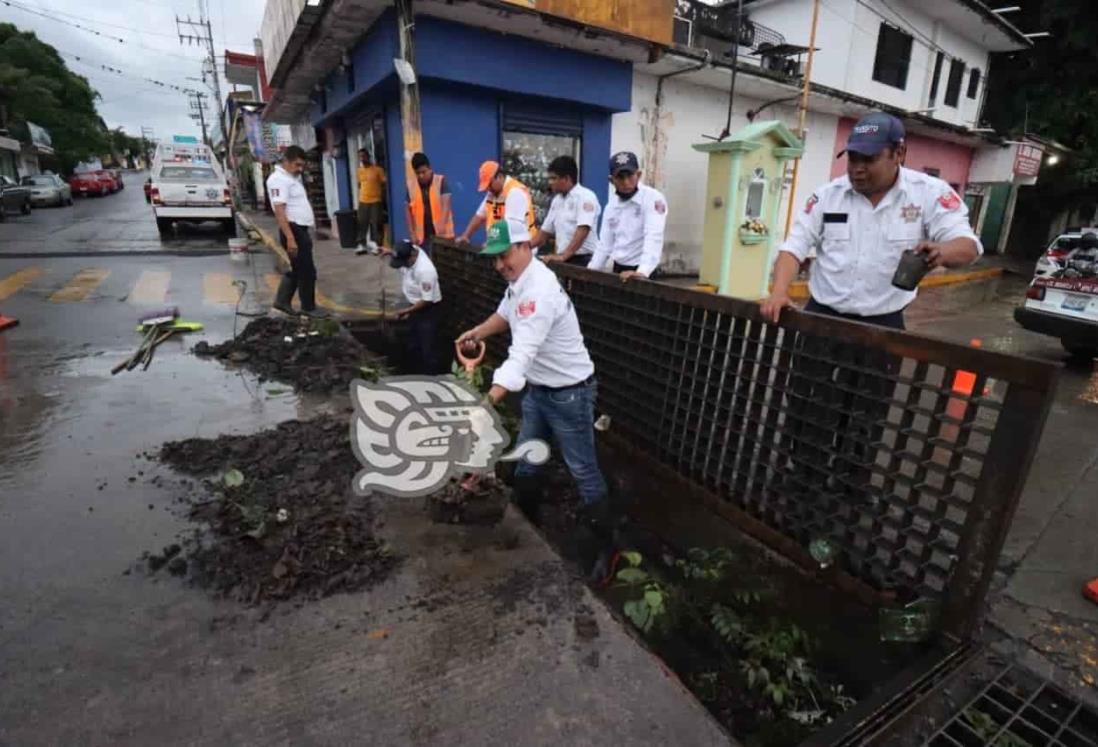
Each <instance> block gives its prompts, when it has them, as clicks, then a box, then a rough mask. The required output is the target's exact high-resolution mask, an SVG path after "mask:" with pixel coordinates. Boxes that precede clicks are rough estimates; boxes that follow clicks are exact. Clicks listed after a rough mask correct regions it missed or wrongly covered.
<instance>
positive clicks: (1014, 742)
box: [961, 708, 1031, 747]
mask: <svg viewBox="0 0 1098 747" xmlns="http://www.w3.org/2000/svg"><path fill="white" fill-rule="evenodd" d="M961 715H962V716H963V717H964V719H965V721H967V722H968V724H969V726H971V727H972V730H973V731H974V732H976V734H977V736H979V737H980V739H981V741H982V742H983V743H984V744H986V745H990V747H1031V746H1030V743H1029V742H1027V741H1026V740H1024V739H1022V738H1021V737H1019V736H1016V735H1014V734H1012V733H1010V732H1009V731H1004V732H1003V733H1002V734H999V729H1001V728H1002V727H1001V726H1000V725H999V723H998V722H996V721H995V719H993V718H992V717H991V716H989V715H988V714H986V713H984V712H983V711H981V710H979V709H978V708H966V709H965V710H964V711H962V713H961ZM996 735H998V736H996Z"/></svg>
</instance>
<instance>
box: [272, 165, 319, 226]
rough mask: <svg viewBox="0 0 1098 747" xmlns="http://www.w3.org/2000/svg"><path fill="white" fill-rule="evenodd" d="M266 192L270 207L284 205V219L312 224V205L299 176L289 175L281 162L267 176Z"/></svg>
mask: <svg viewBox="0 0 1098 747" xmlns="http://www.w3.org/2000/svg"><path fill="white" fill-rule="evenodd" d="M267 194H268V195H270V196H271V207H274V206H275V205H285V206H286V220H288V221H290V222H291V223H296V224H297V225H299V226H311V225H313V223H314V220H313V206H312V205H311V204H309V195H308V194H307V193H306V192H305V185H304V184H303V183H302V182H301V177H299V176H293V175H291V174H290V173H289V172H288V171H286V169H284V168H282V164H279V165H277V166H275V168H274V171H272V172H271V175H270V176H268V177H267Z"/></svg>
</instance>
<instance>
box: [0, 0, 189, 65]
mask: <svg viewBox="0 0 1098 747" xmlns="http://www.w3.org/2000/svg"><path fill="white" fill-rule="evenodd" d="M0 2H3V3H4V5H7V6H8V7H10V8H15V9H16V10H21V11H23V12H24V13H30V14H31V15H35V16H39V17H41V18H45V19H47V20H50V21H56V22H57V23H60V24H63V25H65V26H70V27H72V28H74V29H79V30H80V31H84V32H86V33H89V34H94V35H96V36H98V37H101V38H103V39H110V40H111V41H116V42H118V43H119V44H128V45H131V46H136V47H141V48H142V49H148V50H151V51H153V52H157V53H158V54H161V55H167V56H170V57H178V58H179V59H181V60H187V61H188V62H196V61H197V60H196V59H195V58H194V57H188V56H187V55H183V54H178V53H176V52H168V51H166V50H164V49H162V48H160V47H150V46H149V45H148V44H142V43H141V42H136V41H132V40H130V39H123V38H122V37H120V36H115V35H113V34H108V33H105V32H103V31H98V30H96V29H93V28H89V27H87V26H84V25H82V24H79V23H76V22H74V21H70V20H68V19H65V18H61V17H59V16H54V15H50V14H49V13H43V12H42V11H40V10H36V9H34V8H29V7H27V6H25V5H22V4H21V3H18V2H15V0H0Z"/></svg>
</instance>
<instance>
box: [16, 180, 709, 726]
mask: <svg viewBox="0 0 1098 747" xmlns="http://www.w3.org/2000/svg"><path fill="white" fill-rule="evenodd" d="M127 197H128V198H129V200H130V209H132V210H133V211H134V214H135V215H137V214H138V211H143V210H144V207H143V197H142V196H141V194H140V192H139V191H138V190H133V189H132V183H131V189H128V190H126V191H125V192H123V193H122V194H121V195H115V196H114V198H122V199H125V198H127ZM114 198H103V199H104V201H106V200H110V199H114ZM134 198H136V199H134ZM89 202H91V201H89ZM96 202H99V201H98V200H97V201H96ZM120 205H123V207H124V203H120ZM37 213H38V211H36V214H35V215H34V216H32V218H33V217H38V216H37ZM142 214H143V215H145V218H143V219H142V220H146V219H147V220H148V221H150V222H151V216H149V215H148V214H146V213H142ZM59 215H60V213H59ZM17 220H18V219H17ZM54 220H58V221H61V220H62V219H60V218H54ZM104 220H106V218H104ZM135 222H136V221H135ZM26 230H27V229H26V228H25V227H22V228H20V227H16V228H14V229H13V228H12V223H9V224H7V225H0V249H2V251H0V313H3V314H5V315H8V316H15V317H18V318H19V320H20V325H19V326H18V327H15V328H12V329H9V330H7V331H4V332H0V589H2V591H3V604H0V745H4V747H7V746H8V745H19V747H23V746H24V745H56V744H66V745H70V744H71V745H76V744H79V745H100V744H102V745H108V744H109V745H149V744H184V743H185V744H209V745H224V744H240V745H243V744H263V745H270V744H294V745H326V744H333V745H334V744H348V743H362V744H379V745H401V744H484V745H491V744H499V745H504V744H507V745H511V744H545V745H559V744H605V743H608V742H610V741H612V740H613V741H618V742H623V743H628V744H669V743H672V742H676V741H679V742H683V743H689V744H728V743H729V740H728V739H727V737H726V736H725V734H724V733H723V732H722V731H721V729H720V728H719V727H718V726H717V725H716V723H715V722H714V721H713V720H712V719H711V718H710V717H709V715H708V714H707V712H706V711H705V709H704V708H703V707H702V706H701V705H700V704H699V703H697V701H695V700H694V699H693V698H692V697H691V696H690V695H689V693H688V692H687V691H686V690H685V689H684V688H683V687H682V686H681V685H680V684H679V683H678V682H677V681H676V680H674V679H673V678H670V677H668V676H667V675H666V674H665V672H664V670H663V669H662V668H661V666H660V665H659V663H658V662H657V661H656V660H655V659H654V658H653V657H652V656H651V655H650V654H649V653H648V652H647V651H646V650H645V649H644V648H642V647H641V646H639V645H637V643H636V642H634V640H633V639H632V638H631V636H630V635H629V633H628V632H627V631H626V630H625V629H624V628H622V627H621V626H620V625H618V623H617V622H616V621H615V620H614V619H613V618H612V617H611V616H610V614H609V612H608V611H607V610H606V609H605V608H604V607H603V606H602V605H601V603H599V602H597V601H596V600H595V599H594V597H592V595H591V594H590V592H589V591H588V590H587V588H586V587H585V586H584V585H583V584H582V583H581V582H580V581H579V580H577V579H576V578H575V577H574V576H573V575H572V574H571V573H570V572H569V571H568V570H567V569H566V568H565V566H564V565H563V563H562V562H561V561H560V560H559V559H558V558H557V557H556V556H555V555H554V553H553V552H552V550H551V549H550V548H549V547H548V546H547V545H546V544H545V543H544V541H543V540H542V539H541V538H540V537H539V536H538V535H537V534H536V533H535V532H534V531H533V530H532V529H531V528H530V527H529V525H528V524H527V523H526V522H525V521H524V520H522V519H520V518H519V517H518V516H517V515H515V514H513V513H510V512H509V513H508V514H507V515H506V516H505V518H504V520H503V521H502V522H501V523H500V524H499V525H497V526H495V527H469V528H465V527H460V526H446V525H437V524H433V523H431V522H429V521H428V520H427V518H426V512H425V507H424V506H423V505H422V504H421V503H419V502H417V501H400V502H391V503H385V504H383V505H379V506H375V509H376V511H377V513H378V515H379V533H380V534H381V536H382V537H383V538H384V539H385V540H386V541H387V542H388V544H389V545H390V546H391V547H392V549H393V550H394V552H396V553H397V554H398V555H399V556H400V558H401V561H400V564H399V566H398V568H397V569H396V570H395V571H394V572H393V573H392V575H391V576H390V577H389V578H388V579H387V580H386V581H385V582H384V583H382V584H380V585H378V586H377V587H375V588H372V589H370V590H369V591H366V592H362V593H357V594H339V595H334V596H332V597H328V598H326V599H323V600H321V601H317V602H312V603H304V604H297V603H281V604H275V605H270V606H263V607H251V606H246V605H243V604H240V603H237V602H233V601H229V600H216V599H213V598H211V597H210V596H209V595H208V594H207V593H206V592H204V591H202V590H200V589H196V588H193V587H190V586H188V585H187V584H186V583H185V582H184V581H183V580H181V579H177V578H172V577H170V576H167V575H164V574H162V573H161V574H150V573H148V572H147V571H146V569H145V564H144V563H143V562H142V560H141V557H142V554H143V553H145V552H146V551H148V552H152V553H156V552H158V551H160V550H161V549H162V548H163V547H164V546H165V545H168V544H169V543H172V542H174V541H175V540H176V538H177V537H178V536H179V535H180V533H182V532H186V531H189V530H190V528H191V526H190V525H189V524H188V523H187V522H186V521H185V520H184V519H183V518H182V516H183V514H184V513H185V508H184V507H183V506H182V505H181V504H179V503H178V502H177V499H178V498H179V497H180V495H181V494H182V492H183V491H184V490H186V489H187V488H186V486H185V485H183V484H182V483H180V482H179V477H178V476H176V475H174V474H172V473H171V472H170V471H168V470H167V469H165V468H163V467H161V466H160V465H159V464H157V463H155V462H153V461H150V460H148V459H146V458H144V457H143V456H142V455H143V454H144V453H145V452H155V450H156V449H157V448H158V447H159V445H160V444H161V443H163V442H165V441H169V440H176V439H183V438H189V437H195V436H199V437H213V436H217V435H220V434H223V433H242V434H243V433H254V432H258V431H261V430H264V429H265V428H267V427H269V426H271V425H273V424H275V423H277V422H280V421H283V420H286V419H289V418H307V417H311V416H313V415H316V414H318V413H321V412H332V413H334V414H337V415H340V416H348V417H349V414H348V408H347V404H349V403H347V402H346V400H345V398H343V397H341V396H337V397H335V398H334V399H332V400H325V399H316V398H313V399H306V398H302V397H299V396H297V395H294V394H293V393H291V392H289V391H287V387H286V386H285V385H278V384H259V383H258V382H257V381H256V379H255V377H254V376H252V375H250V374H248V373H246V372H244V371H243V370H240V369H230V368H227V367H226V366H225V365H223V364H222V363H220V362H217V361H212V360H200V359H198V358H196V357H194V356H193V355H192V354H191V353H190V352H189V350H190V348H191V347H192V346H193V345H194V344H195V343H196V342H198V341H199V340H203V339H206V340H209V341H211V342H219V341H221V340H222V339H225V338H226V337H229V336H231V335H232V334H233V333H234V326H235V327H237V328H238V329H242V328H243V327H244V325H245V324H246V322H247V321H248V319H247V318H244V317H237V316H236V309H237V306H238V303H239V308H240V310H241V311H244V312H246V313H247V312H257V313H258V312H262V311H263V310H264V309H265V308H266V306H267V304H268V303H269V301H270V283H269V280H270V278H271V277H274V273H275V267H274V264H273V258H272V257H271V256H270V255H269V254H268V253H265V252H264V253H257V254H252V255H248V256H247V258H246V259H245V261H243V262H238V261H234V260H232V259H230V258H229V256H228V252H227V251H225V250H220V251H219V252H218V253H217V254H213V255H211V256H191V257H188V256H177V255H176V252H177V248H176V247H175V245H171V246H168V247H166V248H167V251H159V252H156V253H155V254H149V255H143V254H138V255H133V256H130V255H126V256H113V255H114V254H116V253H117V254H125V252H123V249H124V248H125V247H123V248H122V249H118V248H117V247H116V246H115V241H114V240H113V239H111V238H110V235H111V231H113V230H114V229H111V228H109V227H108V228H104V229H102V231H101V232H99V233H97V230H99V229H96V228H95V227H94V226H93V227H86V229H82V230H87V231H88V232H89V235H91V234H95V236H96V238H94V239H88V240H86V241H85V242H83V243H82V244H77V245H76V246H77V247H78V248H79V247H80V246H83V247H84V249H85V251H82V252H81V254H82V256H65V257H49V256H37V257H17V258H12V256H11V255H10V253H9V252H8V251H7V249H8V248H9V247H10V246H12V244H11V243H10V236H12V235H20V236H21V235H23V232H25V231H26ZM66 230H69V229H65V228H59V229H58V230H57V232H60V233H64V232H65V231H66ZM135 230H138V229H135ZM140 230H144V228H141V229H140ZM20 240H23V239H20ZM208 240H212V239H207V238H205V237H199V238H196V239H194V241H195V243H196V245H197V246H202V245H204V244H205V243H206V242H207V241H208ZM219 242H220V243H223V240H219ZM152 246H154V247H155V244H153V245H152ZM3 255H7V256H3ZM234 281H242V282H243V283H244V285H243V286H240V285H233V282H234ZM241 290H243V294H242V295H241V293H240V291H241ZM169 304H170V305H177V306H179V307H180V309H181V310H182V315H183V317H184V318H187V319H193V320H197V321H200V322H202V323H203V324H204V325H205V330H204V331H203V332H202V333H196V334H191V335H188V336H187V337H186V338H185V339H173V340H170V341H168V342H166V343H164V345H163V346H162V348H161V349H160V350H159V351H158V353H157V355H156V357H155V359H154V361H153V363H152V365H151V367H150V368H149V370H147V371H141V370H135V371H130V372H123V373H121V374H119V375H117V376H111V374H110V373H109V371H110V369H111V367H112V366H113V365H114V364H115V363H116V362H118V361H119V360H121V359H123V358H124V357H126V356H127V355H129V353H131V352H132V351H133V350H134V348H135V347H136V346H137V344H138V342H139V338H138V336H137V335H136V334H135V332H134V325H135V324H136V321H137V319H138V317H139V316H140V315H141V314H142V313H144V312H147V311H149V310H150V309H154V308H157V307H162V306H164V305H169Z"/></svg>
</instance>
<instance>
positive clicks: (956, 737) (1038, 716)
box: [925, 665, 1098, 747]
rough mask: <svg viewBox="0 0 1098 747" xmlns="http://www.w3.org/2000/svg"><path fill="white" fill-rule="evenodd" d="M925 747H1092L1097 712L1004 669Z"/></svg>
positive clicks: (1096, 739) (1095, 746)
mask: <svg viewBox="0 0 1098 747" xmlns="http://www.w3.org/2000/svg"><path fill="white" fill-rule="evenodd" d="M925 744H926V745H930V747H968V746H969V745H972V746H973V747H975V746H976V745H995V746H996V747H1022V746H1023V745H1026V746H1028V747H1098V713H1096V712H1095V711H1093V710H1091V709H1089V708H1087V707H1086V706H1084V705H1083V704H1082V703H1080V702H1079V701H1078V700H1076V699H1075V698H1073V697H1071V696H1070V695H1068V694H1067V693H1065V692H1064V691H1063V690H1061V689H1060V688H1059V687H1057V686H1056V685H1054V684H1053V683H1051V682H1049V681H1048V680H1045V679H1042V678H1040V677H1037V676H1036V675H1034V674H1032V673H1030V672H1027V671H1026V670H1024V669H1022V668H1020V667H1017V666H1014V665H1010V666H1007V667H1006V668H1005V669H1003V670H1002V671H1001V672H1000V673H999V674H998V675H997V676H996V677H995V678H994V679H993V680H992V681H991V682H990V683H988V685H987V686H986V687H985V688H983V690H981V691H980V693H979V694H978V695H977V696H976V697H975V698H973V699H972V700H971V701H970V702H969V703H968V704H967V705H966V706H965V707H964V708H963V709H961V711H960V712H959V713H957V714H956V715H955V716H953V717H952V718H951V719H950V720H949V721H948V722H946V724H945V726H943V727H942V728H941V729H939V730H938V731H937V732H936V733H935V734H934V735H933V736H932V737H931V738H930V739H928V740H927V741H926V742H925Z"/></svg>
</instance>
